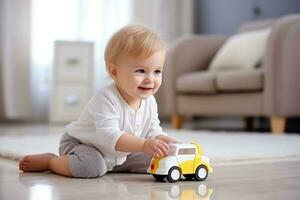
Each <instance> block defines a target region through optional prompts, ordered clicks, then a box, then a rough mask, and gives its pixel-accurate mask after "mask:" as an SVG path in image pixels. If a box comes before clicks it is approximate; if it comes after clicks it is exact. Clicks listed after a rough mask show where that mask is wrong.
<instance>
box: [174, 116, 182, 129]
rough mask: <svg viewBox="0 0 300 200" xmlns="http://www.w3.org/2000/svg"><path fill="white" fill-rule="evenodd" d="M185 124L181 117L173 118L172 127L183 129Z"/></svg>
mask: <svg viewBox="0 0 300 200" xmlns="http://www.w3.org/2000/svg"><path fill="white" fill-rule="evenodd" d="M182 124H183V117H182V116H180V115H173V116H172V127H173V128H174V129H181V128H182Z"/></svg>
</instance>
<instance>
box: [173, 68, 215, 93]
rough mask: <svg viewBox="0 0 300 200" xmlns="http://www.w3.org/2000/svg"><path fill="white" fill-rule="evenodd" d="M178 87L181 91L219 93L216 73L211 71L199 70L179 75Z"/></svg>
mask: <svg viewBox="0 0 300 200" xmlns="http://www.w3.org/2000/svg"><path fill="white" fill-rule="evenodd" d="M176 89H177V91H178V92H181V93H204V94H212V93H217V88H216V87H215V74H214V73H213V72H210V71H199V72H193V73H188V74H184V75H181V76H179V77H178V79H177V81H176Z"/></svg>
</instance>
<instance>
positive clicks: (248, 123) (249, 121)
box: [244, 117, 253, 131]
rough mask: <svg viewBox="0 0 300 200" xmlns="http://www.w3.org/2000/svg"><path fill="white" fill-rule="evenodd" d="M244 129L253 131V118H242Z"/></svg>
mask: <svg viewBox="0 0 300 200" xmlns="http://www.w3.org/2000/svg"><path fill="white" fill-rule="evenodd" d="M244 127H245V130H246V131H252V130H253V117H244Z"/></svg>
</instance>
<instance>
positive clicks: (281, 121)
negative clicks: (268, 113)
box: [270, 116, 286, 134]
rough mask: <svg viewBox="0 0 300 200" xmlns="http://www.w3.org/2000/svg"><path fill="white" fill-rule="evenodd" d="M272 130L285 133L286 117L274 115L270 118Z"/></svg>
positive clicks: (276, 132)
mask: <svg viewBox="0 0 300 200" xmlns="http://www.w3.org/2000/svg"><path fill="white" fill-rule="evenodd" d="M270 123H271V131H272V133H275V134H278V133H283V132H284V130H285V124H286V118H285V117H276V116H272V117H271V118H270Z"/></svg>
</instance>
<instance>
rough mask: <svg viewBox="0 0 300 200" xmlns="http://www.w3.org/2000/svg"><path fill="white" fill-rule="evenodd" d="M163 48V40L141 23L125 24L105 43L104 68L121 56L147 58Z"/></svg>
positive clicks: (114, 62)
mask: <svg viewBox="0 0 300 200" xmlns="http://www.w3.org/2000/svg"><path fill="white" fill-rule="evenodd" d="M165 48H166V47H165V43H164V42H163V40H162V39H161V38H160V37H159V36H158V35H157V34H156V33H155V32H154V31H152V30H151V29H149V28H147V27H145V26H143V25H129V26H125V27H123V28H122V29H120V30H119V31H117V32H116V33H115V34H114V35H113V36H112V37H111V38H110V40H109V42H108V43H107V45H106V48H105V53H104V59H105V64H106V69H108V64H109V63H113V64H116V62H117V61H118V59H119V58H120V57H121V56H137V57H145V58H147V57H149V56H151V55H152V54H153V53H155V52H157V51H160V50H163V49H165ZM107 71H108V70H107Z"/></svg>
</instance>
